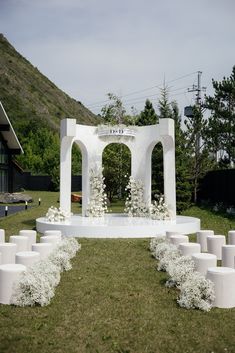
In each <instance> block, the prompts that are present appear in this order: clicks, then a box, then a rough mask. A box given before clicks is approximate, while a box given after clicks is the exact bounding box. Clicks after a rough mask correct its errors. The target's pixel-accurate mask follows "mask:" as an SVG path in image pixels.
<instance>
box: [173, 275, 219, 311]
mask: <svg viewBox="0 0 235 353" xmlns="http://www.w3.org/2000/svg"><path fill="white" fill-rule="evenodd" d="M214 299H215V291H214V283H213V282H211V281H210V280H208V279H206V278H205V277H204V276H203V275H201V274H200V273H198V272H194V273H192V274H191V275H190V276H189V277H188V278H187V280H186V281H185V282H184V283H182V284H181V286H180V295H179V298H178V300H177V302H178V304H179V305H180V306H181V307H183V308H186V309H200V310H203V311H209V310H210V309H211V307H212V303H213V301H214Z"/></svg>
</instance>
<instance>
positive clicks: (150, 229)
mask: <svg viewBox="0 0 235 353" xmlns="http://www.w3.org/2000/svg"><path fill="white" fill-rule="evenodd" d="M60 131H61V151H60V207H61V208H62V209H63V210H65V211H67V212H71V157H72V145H73V143H76V144H77V145H78V146H79V147H80V149H81V152H82V215H74V216H72V217H71V218H70V219H69V220H67V221H65V222H59V223H58V222H56V223H53V224H52V223H51V222H48V221H47V220H46V219H45V218H39V219H37V229H38V231H40V232H43V231H44V230H46V229H60V230H62V232H63V234H64V235H68V236H72V235H73V236H85V237H101V238H102V237H149V236H154V235H156V234H157V233H165V231H166V230H169V231H176V232H182V233H184V234H188V233H193V232H195V231H197V230H199V229H200V220H199V219H197V218H192V217H182V216H176V187H175V139H174V135H175V134H174V120H173V119H160V121H159V123H158V124H156V125H149V126H131V127H126V126H98V127H96V126H87V125H79V124H76V120H75V119H64V120H62V121H61V130H60ZM159 142H160V143H161V144H162V146H163V168H164V169H163V170H164V196H165V202H166V204H167V205H168V208H169V210H170V213H171V217H172V219H171V220H170V221H157V220H151V219H147V218H141V217H133V218H132V217H127V215H120V214H116V215H115V214H114V215H112V214H111V215H110V214H109V215H106V216H105V217H104V218H99V219H98V218H92V217H85V215H86V209H87V206H88V202H89V197H90V170H91V169H94V168H97V169H99V168H101V167H102V154H103V151H104V149H105V147H106V146H108V145H109V144H110V143H122V144H124V145H126V146H127V147H128V148H129V150H130V152H131V175H132V177H133V178H134V179H135V180H141V181H142V182H143V185H144V198H145V202H146V203H147V205H150V204H151V178H152V171H151V170H152V151H153V149H154V147H155V145H156V144H157V143H159Z"/></svg>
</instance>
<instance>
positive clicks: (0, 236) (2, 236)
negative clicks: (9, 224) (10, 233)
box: [0, 229, 5, 243]
mask: <svg viewBox="0 0 235 353" xmlns="http://www.w3.org/2000/svg"><path fill="white" fill-rule="evenodd" d="M0 243H5V230H4V229H0Z"/></svg>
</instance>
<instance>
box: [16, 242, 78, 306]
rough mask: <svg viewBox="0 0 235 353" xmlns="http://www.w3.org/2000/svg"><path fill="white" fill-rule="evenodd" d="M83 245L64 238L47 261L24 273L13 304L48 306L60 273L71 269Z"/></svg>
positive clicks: (17, 284) (17, 285)
mask: <svg viewBox="0 0 235 353" xmlns="http://www.w3.org/2000/svg"><path fill="white" fill-rule="evenodd" d="M80 249H81V245H80V244H78V242H77V241H76V239H74V238H64V239H63V240H62V241H61V242H60V243H59V245H58V246H57V247H56V248H55V249H54V250H53V252H52V253H51V254H50V256H49V257H48V258H47V259H46V260H41V261H38V262H37V263H35V264H34V265H33V266H31V267H29V268H28V269H27V271H26V272H24V273H22V274H21V276H20V279H19V281H18V282H17V283H16V284H15V286H14V290H13V294H12V297H11V304H14V305H17V306H34V305H40V306H46V305H48V304H49V303H50V301H51V299H52V298H53V297H54V295H55V287H56V286H57V285H58V284H59V282H60V272H62V271H63V270H69V269H70V268H71V264H70V259H71V258H73V257H74V256H75V254H76V252H77V251H78V250H80Z"/></svg>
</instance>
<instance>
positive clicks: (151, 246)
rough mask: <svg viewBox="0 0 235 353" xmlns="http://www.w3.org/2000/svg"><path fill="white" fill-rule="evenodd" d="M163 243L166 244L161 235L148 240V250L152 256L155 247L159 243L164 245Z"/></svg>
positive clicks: (164, 238)
mask: <svg viewBox="0 0 235 353" xmlns="http://www.w3.org/2000/svg"><path fill="white" fill-rule="evenodd" d="M165 242H166V237H165V236H163V235H162V236H156V237H154V238H151V239H150V244H149V250H150V251H151V253H152V255H153V256H154V254H155V251H156V247H157V245H158V244H160V243H165ZM154 257H155V256H154Z"/></svg>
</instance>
